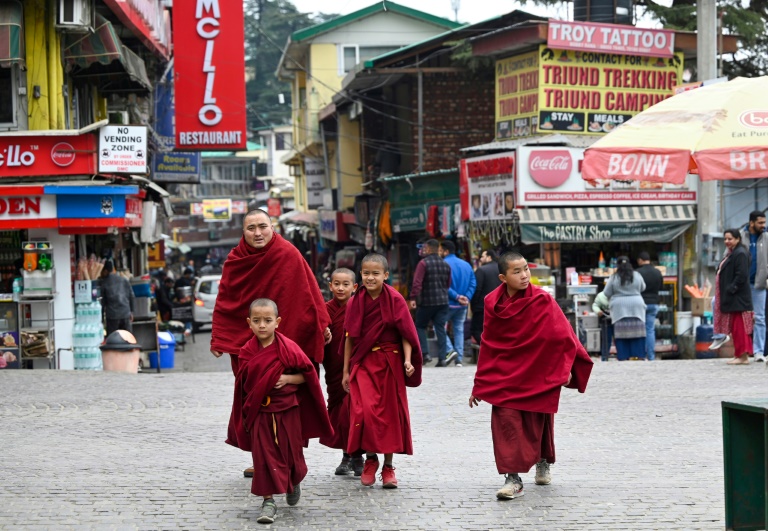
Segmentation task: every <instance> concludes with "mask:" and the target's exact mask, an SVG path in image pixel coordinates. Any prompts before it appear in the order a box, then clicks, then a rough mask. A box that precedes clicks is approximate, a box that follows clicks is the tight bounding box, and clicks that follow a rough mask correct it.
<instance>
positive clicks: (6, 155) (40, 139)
mask: <svg viewBox="0 0 768 531" xmlns="http://www.w3.org/2000/svg"><path fill="white" fill-rule="evenodd" d="M94 173H96V135H95V134H93V133H89V134H85V135H69V136H64V135H61V136H3V137H0V177H36V176H45V175H93V174H94Z"/></svg>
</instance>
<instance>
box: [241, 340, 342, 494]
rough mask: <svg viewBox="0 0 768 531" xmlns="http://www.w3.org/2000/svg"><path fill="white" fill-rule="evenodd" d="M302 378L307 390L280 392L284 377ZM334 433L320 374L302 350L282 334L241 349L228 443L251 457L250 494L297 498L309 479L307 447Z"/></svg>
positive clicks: (288, 388) (293, 388) (295, 388)
mask: <svg viewBox="0 0 768 531" xmlns="http://www.w3.org/2000/svg"><path fill="white" fill-rule="evenodd" d="M299 372H300V373H302V374H303V375H304V379H305V382H304V383H303V384H301V385H286V386H284V387H282V388H281V389H275V384H276V383H277V380H278V379H279V378H280V376H281V375H282V374H285V373H299ZM234 419H240V422H238V421H236V420H234ZM332 433H333V428H332V427H331V424H330V421H329V420H328V412H327V411H326V408H325V400H324V399H323V391H322V389H321V388H320V381H319V380H318V377H317V373H316V372H315V368H314V366H313V365H312V362H311V361H310V360H309V358H308V357H307V356H306V354H304V352H302V350H301V349H300V348H299V346H298V345H297V344H296V343H294V342H293V341H291V340H290V339H288V338H287V337H285V336H284V335H282V334H281V333H279V332H276V333H275V340H274V342H273V343H272V344H271V345H269V346H268V347H266V348H264V347H262V346H261V344H260V343H259V340H258V338H256V337H253V338H252V339H251V340H250V341H248V342H247V343H246V344H245V345H244V346H243V347H242V348H241V349H240V365H239V371H238V374H237V379H236V380H235V399H234V401H233V404H232V415H231V418H230V422H229V429H228V434H227V441H226V442H227V444H231V445H232V446H235V447H236V448H240V449H241V450H245V451H246V452H252V455H253V468H254V474H253V482H252V483H251V492H252V493H253V494H255V495H257V496H269V495H272V494H282V493H286V492H293V487H294V485H298V484H299V483H301V481H302V480H303V479H304V477H305V476H306V475H307V465H306V462H305V461H304V452H303V446H304V444H305V441H307V440H308V439H313V438H316V437H321V436H323V437H329V436H331V434H332Z"/></svg>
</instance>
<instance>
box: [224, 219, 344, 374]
mask: <svg viewBox="0 0 768 531" xmlns="http://www.w3.org/2000/svg"><path fill="white" fill-rule="evenodd" d="M259 298H267V299H272V300H273V301H275V302H276V303H277V308H278V311H279V312H280V316H281V317H282V320H281V322H280V331H281V332H282V333H283V334H285V335H286V336H287V337H289V338H290V339H292V340H293V341H295V342H296V343H298V345H299V348H301V350H303V351H304V352H305V353H306V355H307V356H308V357H309V359H311V360H312V361H314V362H315V363H320V362H321V361H323V347H324V346H325V340H324V338H323V331H324V330H325V328H326V327H327V326H328V325H329V324H330V322H331V320H330V318H329V317H328V312H327V311H326V309H325V301H324V300H323V296H322V294H321V293H320V288H319V287H318V284H317V280H316V279H315V275H314V274H313V273H312V270H311V269H310V268H309V265H308V264H307V261H306V260H304V257H302V256H301V253H300V252H299V251H298V249H296V247H294V246H293V245H291V244H290V243H289V242H287V241H286V240H285V239H284V238H283V237H282V236H280V235H279V234H274V235H273V236H272V239H271V240H270V241H269V243H268V244H267V245H266V246H265V247H263V248H261V249H256V248H254V247H251V246H250V245H248V244H247V243H245V240H244V239H242V238H241V239H240V243H239V244H238V245H237V247H235V248H234V249H232V251H231V252H230V253H229V256H227V260H226V262H225V263H224V269H223V272H222V277H221V281H220V282H219V294H218V296H217V298H216V306H215V308H214V310H213V327H212V330H211V348H212V349H214V350H217V351H219V352H226V353H229V354H232V355H234V356H237V354H238V353H239V351H240V347H242V346H243V345H244V344H245V343H246V341H248V340H249V339H250V338H251V337H253V332H251V330H250V328H249V327H248V323H247V322H246V317H248V308H249V307H250V305H251V303H252V302H253V301H254V300H256V299H259ZM232 367H233V371H235V373H236V368H237V360H236V359H233V361H232Z"/></svg>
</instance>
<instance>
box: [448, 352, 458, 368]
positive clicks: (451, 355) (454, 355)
mask: <svg viewBox="0 0 768 531" xmlns="http://www.w3.org/2000/svg"><path fill="white" fill-rule="evenodd" d="M458 357H459V353H458V352H456V351H455V350H452V351H450V352H449V353H448V355H447V356H446V357H445V364H446V365H448V364H450V363H451V362H452V361H453V360H455V359H457V358H458Z"/></svg>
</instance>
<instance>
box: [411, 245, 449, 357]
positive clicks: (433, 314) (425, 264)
mask: <svg viewBox="0 0 768 531" xmlns="http://www.w3.org/2000/svg"><path fill="white" fill-rule="evenodd" d="M424 248H425V253H426V256H424V258H423V259H422V260H421V262H419V263H418V264H417V265H416V271H414V274H413V285H412V286H411V296H410V306H411V308H412V309H415V310H416V317H415V319H414V322H415V324H416V331H417V332H418V334H419V343H420V344H421V352H423V355H424V361H425V362H427V361H432V358H430V357H429V355H428V354H427V353H428V352H429V344H428V343H427V325H428V324H429V322H430V321H432V326H433V327H434V329H435V335H436V336H437V356H438V361H437V365H436V367H445V366H446V363H445V346H446V334H445V323H446V322H448V288H450V287H451V266H449V265H448V264H447V263H445V260H443V259H442V258H440V255H439V253H438V251H439V250H440V244H439V243H438V241H437V240H427V243H426V244H425V246H424Z"/></svg>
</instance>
